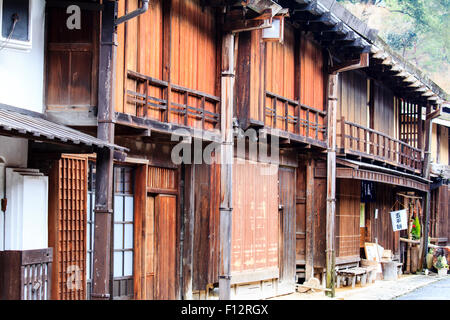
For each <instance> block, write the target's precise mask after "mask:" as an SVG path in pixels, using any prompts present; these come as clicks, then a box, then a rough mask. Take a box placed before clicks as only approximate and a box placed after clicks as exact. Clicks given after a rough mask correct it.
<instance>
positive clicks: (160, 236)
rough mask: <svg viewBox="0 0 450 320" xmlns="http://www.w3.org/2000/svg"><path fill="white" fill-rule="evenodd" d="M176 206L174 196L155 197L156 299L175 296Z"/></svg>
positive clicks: (173, 297)
mask: <svg viewBox="0 0 450 320" xmlns="http://www.w3.org/2000/svg"><path fill="white" fill-rule="evenodd" d="M176 208H177V199H176V197H175V196H169V195H159V196H157V197H156V201H155V225H156V243H155V244H156V252H155V253H156V261H155V263H156V270H155V271H156V273H155V275H156V279H155V280H156V281H155V298H156V299H163V300H168V299H170V300H172V299H175V298H176V297H175V295H176V293H175V277H176V269H177V268H176V255H175V254H176V212H177V209H176Z"/></svg>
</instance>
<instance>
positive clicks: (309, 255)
mask: <svg viewBox="0 0 450 320" xmlns="http://www.w3.org/2000/svg"><path fill="white" fill-rule="evenodd" d="M314 166H315V162H314V159H313V158H312V157H311V156H309V157H308V162H307V166H306V257H305V260H306V261H305V262H306V265H305V280H306V281H308V280H309V279H311V278H313V277H314V220H315V207H314Z"/></svg>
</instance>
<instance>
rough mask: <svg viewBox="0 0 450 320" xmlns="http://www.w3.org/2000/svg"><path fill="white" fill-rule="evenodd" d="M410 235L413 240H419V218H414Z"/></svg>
mask: <svg viewBox="0 0 450 320" xmlns="http://www.w3.org/2000/svg"><path fill="white" fill-rule="evenodd" d="M411 235H412V239H413V240H419V239H420V222H419V218H418V217H415V218H414V220H413V225H412V228H411Z"/></svg>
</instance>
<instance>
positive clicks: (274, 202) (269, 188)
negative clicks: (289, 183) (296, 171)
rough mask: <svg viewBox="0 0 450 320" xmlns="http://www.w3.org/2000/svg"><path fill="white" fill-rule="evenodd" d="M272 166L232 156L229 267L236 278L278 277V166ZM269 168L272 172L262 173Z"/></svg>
mask: <svg viewBox="0 0 450 320" xmlns="http://www.w3.org/2000/svg"><path fill="white" fill-rule="evenodd" d="M273 166H276V165H272V164H265V163H256V162H253V161H248V160H241V159H238V160H237V159H235V166H234V170H233V223H232V240H231V245H232V249H231V250H232V252H231V271H232V276H233V278H234V279H233V280H234V281H236V282H249V281H248V280H249V279H254V280H255V281H257V280H259V278H258V277H259V275H260V274H264V277H266V278H277V277H278V272H279V268H278V253H279V251H278V250H279V249H278V241H279V238H278V237H279V229H278V228H279V222H278V218H279V217H278V167H277V166H276V167H273ZM269 168H271V169H272V170H274V172H272V174H265V172H264V170H266V171H267V170H269ZM267 172H268V171H267ZM269 274H270V276H268V275H269ZM255 278H256V279H255ZM238 279H240V280H238Z"/></svg>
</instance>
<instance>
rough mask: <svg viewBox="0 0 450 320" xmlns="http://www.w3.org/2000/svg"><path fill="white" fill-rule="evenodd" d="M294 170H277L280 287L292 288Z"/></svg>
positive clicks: (294, 231)
mask: <svg viewBox="0 0 450 320" xmlns="http://www.w3.org/2000/svg"><path fill="white" fill-rule="evenodd" d="M295 179H296V177H295V168H289V167H280V168H279V170H278V180H279V183H278V186H279V204H280V205H282V209H281V212H280V217H279V219H280V221H279V225H280V229H279V236H280V242H279V265H280V278H279V280H280V281H281V282H282V285H286V286H293V285H294V283H295V269H296V263H295V255H296V254H295V252H296V240H295V236H296V226H295V222H296V221H295V220H296V216H295V197H296V196H295V184H296V183H295Z"/></svg>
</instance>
